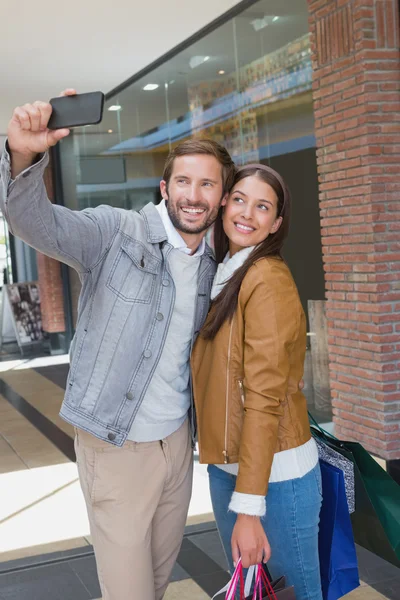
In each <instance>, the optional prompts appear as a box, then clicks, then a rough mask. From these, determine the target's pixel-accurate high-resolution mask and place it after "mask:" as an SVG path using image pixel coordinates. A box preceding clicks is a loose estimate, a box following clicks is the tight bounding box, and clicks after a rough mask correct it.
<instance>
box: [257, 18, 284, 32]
mask: <svg viewBox="0 0 400 600" xmlns="http://www.w3.org/2000/svg"><path fill="white" fill-rule="evenodd" d="M278 20H279V17H276V16H275V17H274V16H271V15H265V17H263V18H262V19H254V21H250V25H252V26H253V29H254V30H255V31H260V30H261V29H264V27H267V25H271V24H272V23H275V22H276V21H278Z"/></svg>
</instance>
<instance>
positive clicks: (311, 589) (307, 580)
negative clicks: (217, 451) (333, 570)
mask: <svg viewBox="0 0 400 600" xmlns="http://www.w3.org/2000/svg"><path fill="white" fill-rule="evenodd" d="M208 474H209V479H210V491H211V501H212V505H213V510H214V515H215V520H216V522H217V527H218V531H219V535H220V538H221V541H222V545H223V547H224V550H225V554H226V558H227V560H228V564H229V569H230V571H231V572H232V571H233V561H232V550H231V537H232V532H233V528H234V525H235V523H236V514H235V513H233V512H231V511H229V510H228V506H229V502H230V500H231V496H232V493H233V492H234V490H235V484H236V477H235V476H234V475H230V474H229V473H226V472H225V471H222V470H221V469H219V468H218V467H215V466H214V465H209V466H208ZM266 501H267V512H266V515H265V517H263V518H262V519H261V522H262V524H263V526H264V530H265V533H266V535H267V537H268V541H269V543H270V546H271V558H270V560H269V561H268V569H269V571H270V573H271V576H272V578H273V579H277V578H278V577H280V576H281V575H285V577H286V583H287V585H289V586H290V585H293V586H294V589H295V592H296V600H322V592H321V579H320V572H319V558H318V525H319V512H320V508H321V502H322V485H321V472H320V468H319V464H318V465H317V466H316V467H315V468H314V469H313V470H312V471H310V472H309V473H307V474H306V475H305V476H304V477H299V478H298V479H291V480H289V481H281V482H277V483H270V484H269V487H268V494H267V496H266Z"/></svg>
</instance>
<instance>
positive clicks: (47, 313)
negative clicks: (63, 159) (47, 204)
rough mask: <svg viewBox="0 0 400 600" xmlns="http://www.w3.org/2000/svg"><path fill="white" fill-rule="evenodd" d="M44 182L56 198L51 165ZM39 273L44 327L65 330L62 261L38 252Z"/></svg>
mask: <svg viewBox="0 0 400 600" xmlns="http://www.w3.org/2000/svg"><path fill="white" fill-rule="evenodd" d="M44 182H45V185H46V190H47V194H48V196H49V198H50V200H52V201H53V200H54V191H53V181H52V171H51V165H49V166H48V167H47V168H46V170H45V174H44ZM36 256H37V267H38V274H39V286H40V301H41V310H42V322H43V329H44V331H46V332H47V333H50V334H52V333H62V332H64V331H65V317H64V296H63V286H62V279H61V269H60V263H59V262H58V261H57V260H54V258H49V257H48V256H45V255H44V254H42V253H41V252H37V253H36Z"/></svg>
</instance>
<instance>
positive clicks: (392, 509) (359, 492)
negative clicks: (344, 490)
mask: <svg viewBox="0 0 400 600" xmlns="http://www.w3.org/2000/svg"><path fill="white" fill-rule="evenodd" d="M311 431H312V434H313V436H314V437H317V438H318V439H321V440H323V441H324V443H326V444H327V445H328V446H330V447H331V448H333V449H334V450H336V451H337V452H339V453H340V454H341V455H342V456H344V457H346V458H348V459H349V460H351V461H352V462H353V464H354V483H355V501H356V504H355V507H356V510H355V512H354V513H353V514H352V515H351V522H352V525H353V533H354V540H355V542H356V543H357V544H359V545H360V546H363V547H364V548H366V549H367V550H370V551H371V552H373V553H374V554H377V555H378V556H380V557H381V558H383V559H384V560H387V561H388V562H390V563H392V564H393V565H395V566H396V567H400V486H399V485H398V484H397V483H396V482H395V481H394V480H393V479H392V478H391V477H390V475H388V473H386V471H385V470H384V469H382V467H381V466H380V465H379V464H378V463H377V462H376V461H375V460H374V459H373V458H372V456H370V454H369V453H368V452H367V451H366V450H365V449H364V448H363V447H362V446H361V444H359V443H358V442H345V441H341V440H338V439H336V438H335V437H334V436H332V435H330V434H329V433H327V432H326V431H324V430H323V429H321V428H320V427H319V426H317V427H311Z"/></svg>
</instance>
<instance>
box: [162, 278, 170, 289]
mask: <svg viewBox="0 0 400 600" xmlns="http://www.w3.org/2000/svg"><path fill="white" fill-rule="evenodd" d="M162 284H163V286H164V287H168V286H169V280H168V279H163V280H162Z"/></svg>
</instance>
